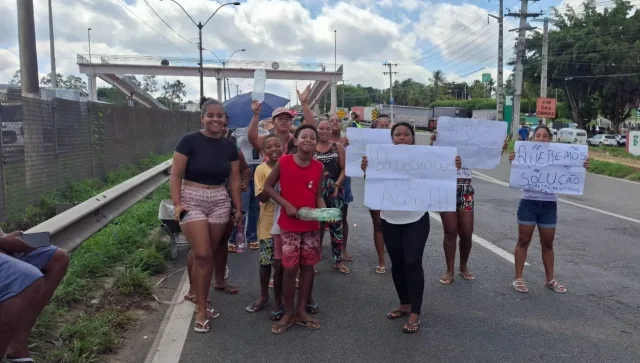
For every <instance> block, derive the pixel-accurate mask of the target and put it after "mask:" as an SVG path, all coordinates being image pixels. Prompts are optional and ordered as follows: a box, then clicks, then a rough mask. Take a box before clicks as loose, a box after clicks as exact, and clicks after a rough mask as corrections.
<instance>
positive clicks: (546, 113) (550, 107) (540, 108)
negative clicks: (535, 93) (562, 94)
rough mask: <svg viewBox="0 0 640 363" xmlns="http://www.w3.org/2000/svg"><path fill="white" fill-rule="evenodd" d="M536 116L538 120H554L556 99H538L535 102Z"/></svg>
mask: <svg viewBox="0 0 640 363" xmlns="http://www.w3.org/2000/svg"><path fill="white" fill-rule="evenodd" d="M536 116H537V117H540V118H556V99H555V98H538V100H537V101H536Z"/></svg>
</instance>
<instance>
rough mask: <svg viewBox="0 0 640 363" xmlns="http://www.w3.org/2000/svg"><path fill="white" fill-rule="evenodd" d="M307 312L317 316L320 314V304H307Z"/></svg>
mask: <svg viewBox="0 0 640 363" xmlns="http://www.w3.org/2000/svg"><path fill="white" fill-rule="evenodd" d="M305 311H306V312H307V314H311V315H315V314H317V313H319V312H320V309H318V303H315V304H313V305H311V304H307V307H306V308H305Z"/></svg>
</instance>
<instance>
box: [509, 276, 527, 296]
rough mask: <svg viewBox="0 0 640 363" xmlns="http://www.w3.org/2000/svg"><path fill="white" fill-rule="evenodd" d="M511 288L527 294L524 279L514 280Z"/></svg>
mask: <svg viewBox="0 0 640 363" xmlns="http://www.w3.org/2000/svg"><path fill="white" fill-rule="evenodd" d="M511 286H513V288H514V289H515V290H516V291H517V292H521V293H527V292H529V288H528V287H527V284H525V283H524V279H522V278H520V279H515V280H514V281H513V282H512V283H511Z"/></svg>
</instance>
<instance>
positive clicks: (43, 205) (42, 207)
mask: <svg viewBox="0 0 640 363" xmlns="http://www.w3.org/2000/svg"><path fill="white" fill-rule="evenodd" d="M171 155H172V154H164V155H150V156H149V157H147V158H145V159H143V160H141V161H140V162H139V163H138V164H136V165H126V166H122V167H120V168H118V169H116V170H114V171H111V172H109V173H108V174H107V177H106V180H104V181H102V180H99V179H95V178H92V179H85V180H81V181H78V182H73V183H71V184H70V185H69V186H67V187H65V188H61V189H59V190H57V191H55V192H53V193H46V194H44V195H42V196H41V197H40V200H39V201H38V202H36V203H34V204H32V205H29V206H28V207H27V208H25V209H24V211H23V212H22V213H19V214H17V213H11V214H10V216H9V220H8V221H5V222H2V223H0V228H2V230H3V231H15V230H23V231H24V230H27V229H29V228H31V227H33V226H35V225H38V224H40V223H42V222H44V221H46V220H47V219H49V218H52V217H53V216H55V215H56V204H58V203H79V202H84V201H85V200H87V199H89V198H91V197H93V196H94V195H96V194H98V193H101V192H103V191H105V190H107V189H109V188H112V187H114V186H116V185H118V184H120V183H122V182H123V181H125V180H127V179H129V178H131V177H133V176H135V175H137V174H140V173H141V172H143V171H145V170H148V169H149V168H151V167H153V166H156V165H158V164H160V163H161V162H163V161H167V160H168V159H170V158H171ZM7 172H8V171H7ZM8 192H10V193H14V194H15V193H17V191H16V190H14V186H12V187H11V188H10V190H8ZM18 194H20V193H18ZM9 209H10V210H13V209H15V208H9Z"/></svg>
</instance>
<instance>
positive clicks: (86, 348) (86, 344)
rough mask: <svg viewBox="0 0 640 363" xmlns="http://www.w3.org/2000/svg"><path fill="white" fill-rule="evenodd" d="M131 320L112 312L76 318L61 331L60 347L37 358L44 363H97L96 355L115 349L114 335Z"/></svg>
mask: <svg viewBox="0 0 640 363" xmlns="http://www.w3.org/2000/svg"><path fill="white" fill-rule="evenodd" d="M133 320H134V317H133V315H132V314H128V313H127V312H122V311H117V310H113V309H109V310H103V311H100V312H98V313H96V314H83V315H80V317H79V318H78V319H77V320H76V321H74V322H73V323H70V324H69V325H67V326H65V327H64V328H63V329H62V331H61V333H60V340H61V341H62V345H61V346H59V347H57V348H56V349H54V350H53V351H52V352H51V353H49V354H47V356H46V357H42V358H41V359H43V360H45V361H48V362H73V363H93V362H99V361H101V359H100V355H102V354H105V353H110V352H112V351H114V350H115V349H116V348H117V347H118V346H119V344H120V342H119V339H118V333H119V332H120V331H122V330H124V328H125V327H126V326H127V325H129V324H130V323H132V322H133Z"/></svg>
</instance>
